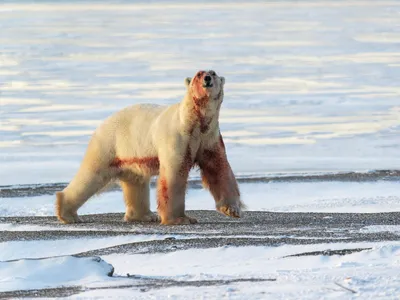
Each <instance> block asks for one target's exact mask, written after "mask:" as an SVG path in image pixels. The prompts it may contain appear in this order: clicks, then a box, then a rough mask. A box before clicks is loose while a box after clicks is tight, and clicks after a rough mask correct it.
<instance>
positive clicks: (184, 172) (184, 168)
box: [179, 146, 193, 179]
mask: <svg viewBox="0 0 400 300" xmlns="http://www.w3.org/2000/svg"><path fill="white" fill-rule="evenodd" d="M192 167H193V160H192V151H191V150H190V146H188V147H187V148H186V153H185V156H184V157H183V160H182V164H181V167H180V168H179V175H180V176H182V177H184V178H185V179H186V178H187V176H188V175H189V172H190V169H191V168H192Z"/></svg>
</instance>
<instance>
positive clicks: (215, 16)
mask: <svg viewBox="0 0 400 300" xmlns="http://www.w3.org/2000/svg"><path fill="white" fill-rule="evenodd" d="M0 10H1V16H0V25H1V28H2V35H1V37H0V43H1V45H2V48H1V52H0V74H1V98H0V109H1V115H0V116H1V129H0V132H1V141H0V157H1V162H0V176H1V181H2V184H16V183H39V182H67V181H69V180H70V179H71V177H72V176H73V174H74V173H75V171H76V170H77V168H78V165H79V162H80V160H81V158H82V156H83V152H84V149H85V147H86V144H87V142H88V139H89V137H90V134H91V132H92V131H93V130H94V128H95V127H96V126H97V125H98V124H99V123H100V122H101V121H102V120H103V119H104V118H106V117H107V116H109V115H110V114H112V113H113V112H115V111H117V110H119V109H121V108H123V107H125V106H128V105H131V104H135V103H142V102H144V103H158V104H171V103H174V102H177V101H180V100H181V98H182V96H183V94H184V92H185V88H184V84H183V79H184V78H185V77H187V76H192V75H193V74H194V73H195V72H196V71H197V70H198V69H209V68H212V69H215V70H216V71H217V72H218V73H219V74H221V75H223V76H225V77H226V79H227V84H226V93H225V94H226V96H225V100H224V104H223V107H222V114H221V128H222V132H223V135H224V136H225V140H226V144H227V148H228V154H229V158H230V160H231V161H232V165H233V168H234V170H235V172H242V173H247V174H250V173H254V172H267V171H268V172H296V171H319V172H325V171H338V170H341V171H343V170H366V169H382V168H383V169H395V168H399V167H400V158H399V149H400V147H399V146H400V139H399V138H398V137H399V132H400V98H399V96H400V88H399V86H398V79H399V78H400V51H399V49H400V48H399V47H400V45H399V44H400V18H399V13H400V3H399V2H397V1H351V2H348V1H340V2H336V1H320V2H310V1H304V2H301V3H298V2H290V1H282V2H264V1H254V2H248V3H247V2H246V3H242V2H240V1H229V2H226V1H224V2H218V3H216V2H212V1H206V2H204V3H198V2H195V1H189V2H187V1H181V2H179V1H171V2H167V3H164V2H161V1H152V2H151V3H147V2H144V1H142V2H141V1H138V2H129V1H118V2H113V3H100V2H84V3H80V2H78V1H72V2H64V1H63V2H52V1H43V2H39V3H35V4H29V3H28V2H26V1H6V2H5V3H3V4H1V6H0ZM248 153H251V154H252V155H246V154H248Z"/></svg>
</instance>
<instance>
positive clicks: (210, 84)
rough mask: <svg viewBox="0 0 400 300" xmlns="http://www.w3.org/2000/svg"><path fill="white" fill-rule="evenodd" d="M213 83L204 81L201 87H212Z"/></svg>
mask: <svg viewBox="0 0 400 300" xmlns="http://www.w3.org/2000/svg"><path fill="white" fill-rule="evenodd" d="M213 86H214V85H213V84H212V83H211V82H205V83H204V84H203V88H212V87H213Z"/></svg>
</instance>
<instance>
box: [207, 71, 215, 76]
mask: <svg viewBox="0 0 400 300" xmlns="http://www.w3.org/2000/svg"><path fill="white" fill-rule="evenodd" d="M208 73H210V75H211V76H215V75H217V73H215V72H214V71H212V70H211V71H210V72H208Z"/></svg>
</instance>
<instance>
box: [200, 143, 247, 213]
mask: <svg viewBox="0 0 400 300" xmlns="http://www.w3.org/2000/svg"><path fill="white" fill-rule="evenodd" d="M199 166H200V170H201V176H202V181H203V186H204V187H205V188H208V189H209V190H210V192H211V194H212V195H213V197H214V199H215V204H216V209H217V210H218V211H219V212H221V213H222V214H224V215H227V216H229V217H235V218H240V217H241V215H242V208H244V204H243V203H242V201H241V200H240V192H239V187H238V184H237V181H236V178H235V175H234V174H233V171H232V169H231V166H230V165H229V162H228V159H227V157H226V152H225V146H224V142H223V140H222V136H220V137H219V142H218V143H216V144H214V145H213V146H212V147H209V148H208V149H204V150H203V153H202V155H201V158H200V161H199Z"/></svg>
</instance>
